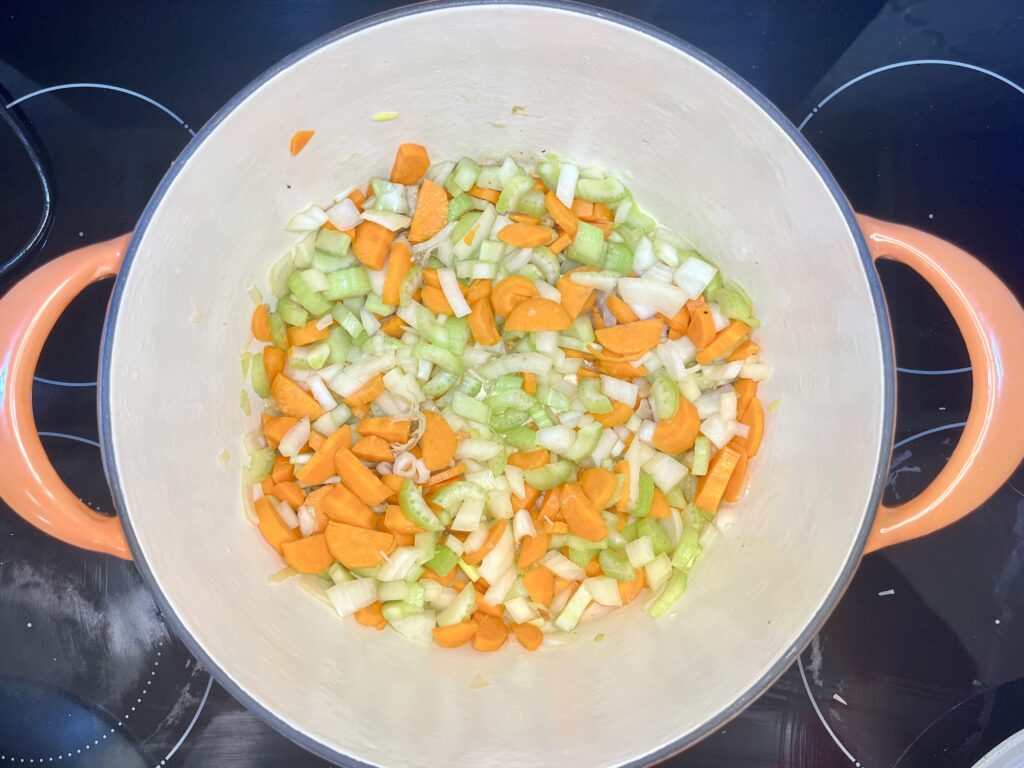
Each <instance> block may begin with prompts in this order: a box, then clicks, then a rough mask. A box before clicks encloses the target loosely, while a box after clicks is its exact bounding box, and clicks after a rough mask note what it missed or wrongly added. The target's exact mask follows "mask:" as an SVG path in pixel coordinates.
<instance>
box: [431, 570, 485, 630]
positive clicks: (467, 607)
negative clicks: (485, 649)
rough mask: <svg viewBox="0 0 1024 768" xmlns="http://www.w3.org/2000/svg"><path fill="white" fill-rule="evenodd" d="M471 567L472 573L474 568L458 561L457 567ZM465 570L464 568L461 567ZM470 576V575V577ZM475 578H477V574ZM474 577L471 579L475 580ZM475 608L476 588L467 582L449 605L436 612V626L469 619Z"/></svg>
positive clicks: (444, 625)
mask: <svg viewBox="0 0 1024 768" xmlns="http://www.w3.org/2000/svg"><path fill="white" fill-rule="evenodd" d="M464 565H465V566H466V567H468V568H471V569H472V570H473V571H474V573H475V572H476V568H473V566H471V565H466V564H465V563H464V562H463V561H462V560H460V561H459V567H460V568H462V567H463V566H464ZM463 570H465V568H463ZM471 578H472V577H471ZM476 578H479V575H477V577H476ZM476 578H474V579H472V580H473V581H476ZM475 610H476V590H475V589H473V585H472V584H467V585H466V586H465V587H463V588H462V591H461V592H459V595H458V597H456V598H455V599H454V600H452V602H451V605H449V606H448V607H447V608H445V609H444V610H443V611H441V612H440V613H439V614H437V626H439V627H447V626H449V625H450V624H459V623H461V622H463V621H467V620H469V617H470V616H472V615H473V611H475Z"/></svg>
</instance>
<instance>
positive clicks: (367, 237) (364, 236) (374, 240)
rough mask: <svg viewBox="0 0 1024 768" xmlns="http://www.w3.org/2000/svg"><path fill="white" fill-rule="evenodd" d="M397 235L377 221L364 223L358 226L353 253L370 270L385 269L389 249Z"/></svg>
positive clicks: (353, 242) (353, 240) (353, 243)
mask: <svg viewBox="0 0 1024 768" xmlns="http://www.w3.org/2000/svg"><path fill="white" fill-rule="evenodd" d="M394 239H395V233H394V232H392V231H391V230H390V229H388V228H387V227H382V226H381V225H380V224H378V223H377V222H375V221H364V222H362V223H360V224H358V225H357V226H356V234H355V237H354V238H352V253H354V254H355V256H356V258H357V259H359V261H360V262H362V263H363V264H364V265H365V266H367V267H368V268H369V269H374V270H376V269H383V268H384V261H385V259H387V256H388V249H389V248H390V247H391V243H392V242H393V241H394Z"/></svg>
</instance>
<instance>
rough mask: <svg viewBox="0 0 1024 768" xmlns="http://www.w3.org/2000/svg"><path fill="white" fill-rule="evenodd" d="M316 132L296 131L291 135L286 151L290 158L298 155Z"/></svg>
mask: <svg viewBox="0 0 1024 768" xmlns="http://www.w3.org/2000/svg"><path fill="white" fill-rule="evenodd" d="M314 133H316V131H296V132H295V133H293V134H292V140H291V142H289V144H288V151H289V152H291V155H292V157H295V155H297V154H299V152H301V151H302V150H303V149H305V147H306V145H307V144H309V140H310V139H312V138H313V134H314Z"/></svg>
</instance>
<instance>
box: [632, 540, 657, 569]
mask: <svg viewBox="0 0 1024 768" xmlns="http://www.w3.org/2000/svg"><path fill="white" fill-rule="evenodd" d="M626 557H628V558H629V564H630V565H632V566H633V567H634V568H643V567H644V566H645V565H647V564H648V563H650V562H652V561H653V560H654V545H653V544H652V543H651V539H650V537H649V536H641V537H640V538H638V539H634V540H633V541H631V542H629V543H628V544H627V545H626Z"/></svg>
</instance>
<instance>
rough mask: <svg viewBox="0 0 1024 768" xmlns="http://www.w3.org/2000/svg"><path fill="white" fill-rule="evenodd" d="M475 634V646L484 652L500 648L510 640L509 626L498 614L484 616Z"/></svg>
mask: <svg viewBox="0 0 1024 768" xmlns="http://www.w3.org/2000/svg"><path fill="white" fill-rule="evenodd" d="M478 623H479V625H480V626H479V627H478V628H477V630H476V634H474V635H473V647H474V648H475V649H476V650H478V651H482V652H484V653H490V652H493V651H496V650H498V649H499V648H501V646H503V645H504V644H505V641H506V640H508V627H507V626H505V622H504V621H503V620H502V619H499V618H498V617H497V616H484V617H483V619H482V620H481V621H479V622H478Z"/></svg>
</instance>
